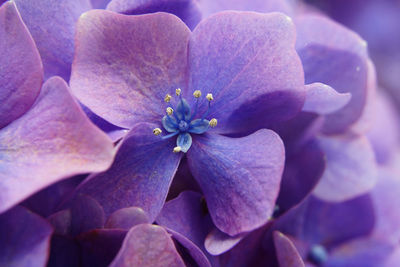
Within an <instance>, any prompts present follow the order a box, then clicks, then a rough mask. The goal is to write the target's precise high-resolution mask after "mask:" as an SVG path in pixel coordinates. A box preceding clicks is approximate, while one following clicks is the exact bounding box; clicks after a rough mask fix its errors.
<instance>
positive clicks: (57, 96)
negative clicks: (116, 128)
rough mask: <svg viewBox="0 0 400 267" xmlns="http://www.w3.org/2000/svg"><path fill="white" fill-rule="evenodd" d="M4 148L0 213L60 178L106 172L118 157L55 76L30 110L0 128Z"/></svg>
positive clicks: (105, 138) (0, 156) (66, 88)
mask: <svg viewBox="0 0 400 267" xmlns="http://www.w3.org/2000/svg"><path fill="white" fill-rule="evenodd" d="M0 151H1V153H0V158H1V164H0V169H1V172H0V177H1V179H0V181H1V182H0V191H1V192H2V193H1V195H0V212H1V211H4V210H6V209H8V208H9V207H11V206H13V205H15V204H16V203H18V202H19V201H21V200H23V199H24V198H26V197H27V196H29V195H31V194H33V193H35V192H37V191H39V190H40V189H42V188H44V187H46V186H48V185H50V184H52V183H54V182H56V181H58V180H61V179H62V178H65V177H68V176H72V175H76V174H79V173H87V172H98V171H103V170H105V169H107V168H108V167H109V166H110V164H111V161H112V159H113V157H114V148H113V144H112V142H111V140H109V138H108V137H107V136H106V135H105V134H104V133H103V132H101V131H100V130H99V129H98V128H96V127H95V126H94V125H93V124H91V123H90V121H89V119H88V118H87V117H86V116H85V115H84V113H83V111H82V110H81V109H80V107H79V105H78V104H77V103H76V102H75V100H74V99H73V97H72V96H71V95H70V93H69V91H68V87H67V85H66V83H65V82H64V81H63V80H62V79H60V78H57V77H55V78H51V79H49V80H48V81H47V82H46V83H45V84H44V85H43V87H42V91H41V93H40V95H39V97H38V99H37V101H36V102H35V104H34V105H33V107H32V108H31V109H30V110H29V112H28V113H26V114H25V115H24V116H22V117H21V118H19V119H18V120H16V121H14V122H13V123H11V124H9V125H8V126H7V127H5V128H3V129H1V131H0Z"/></svg>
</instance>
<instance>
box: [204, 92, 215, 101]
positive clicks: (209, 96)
mask: <svg viewBox="0 0 400 267" xmlns="http://www.w3.org/2000/svg"><path fill="white" fill-rule="evenodd" d="M206 98H207V100H208V101H212V100H214V97H213V95H212V94H211V93H208V94H207V95H206Z"/></svg>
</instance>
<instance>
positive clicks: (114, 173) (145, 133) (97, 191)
mask: <svg viewBox="0 0 400 267" xmlns="http://www.w3.org/2000/svg"><path fill="white" fill-rule="evenodd" d="M155 127H156V126H154V125H150V124H138V125H136V126H135V127H134V128H132V130H131V131H130V133H129V134H128V135H127V136H126V137H125V138H124V140H123V142H122V144H121V146H120V147H119V150H118V152H117V155H116V158H115V161H114V163H113V165H112V166H111V167H110V169H108V170H107V171H106V172H103V173H100V174H95V175H92V176H90V177H88V178H87V180H85V181H84V182H83V183H82V184H81V185H80V186H79V187H78V189H77V194H85V195H88V196H91V197H93V198H94V199H96V200H97V201H98V202H99V203H100V205H101V206H102V207H103V209H104V211H105V214H106V217H108V216H109V215H111V213H113V212H115V211H117V210H119V209H121V208H127V207H132V206H134V207H140V208H142V209H143V210H144V211H145V212H146V213H147V215H148V217H149V221H150V222H153V221H154V219H155V217H156V216H157V215H158V213H159V212H160V210H161V208H162V206H163V205H164V202H165V199H166V197H167V193H168V189H169V187H170V185H171V181H172V178H173V177H174V175H175V172H176V169H177V168H178V165H179V161H180V159H181V156H182V155H181V154H182V153H179V154H177V153H173V152H172V150H173V148H174V147H175V140H173V138H170V139H167V140H162V139H161V137H160V136H155V135H153V132H152V131H153V129H154V128H155Z"/></svg>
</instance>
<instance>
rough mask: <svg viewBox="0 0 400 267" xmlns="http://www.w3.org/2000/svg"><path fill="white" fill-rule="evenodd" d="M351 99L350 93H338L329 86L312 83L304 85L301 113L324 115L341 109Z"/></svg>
mask: <svg viewBox="0 0 400 267" xmlns="http://www.w3.org/2000/svg"><path fill="white" fill-rule="evenodd" d="M350 99H351V93H343V94H341V93H338V92H336V91H335V89H333V88H332V87H330V86H329V85H326V84H323V83H312V84H309V85H306V101H305V102H304V106H303V111H308V112H315V113H317V114H321V115H325V114H329V113H332V112H335V111H337V110H339V109H341V108H343V107H344V106H345V105H347V103H349V101H350Z"/></svg>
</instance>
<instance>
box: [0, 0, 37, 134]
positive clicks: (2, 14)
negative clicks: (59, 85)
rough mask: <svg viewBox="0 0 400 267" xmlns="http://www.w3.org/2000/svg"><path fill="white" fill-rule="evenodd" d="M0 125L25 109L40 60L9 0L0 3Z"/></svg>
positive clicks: (33, 94) (34, 90) (33, 96)
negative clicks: (2, 3)
mask: <svg viewBox="0 0 400 267" xmlns="http://www.w3.org/2000/svg"><path fill="white" fill-rule="evenodd" d="M0 51H2V52H1V54H0V88H1V91H0V102H1V105H0V129H1V128H3V127H4V126H6V125H7V124H9V123H10V122H12V121H13V120H15V119H17V118H19V117H20V116H21V115H22V114H24V113H25V112H26V111H28V110H29V108H30V107H31V106H32V104H33V102H35V99H36V97H37V96H38V95H39V91H40V87H41V84H42V79H43V69H42V62H41V60H40V56H39V52H38V51H37V48H36V46H35V43H34V41H33V39H32V37H31V35H30V33H29V32H28V29H27V28H26V26H25V24H24V23H23V22H22V19H21V17H20V15H19V14H18V11H17V9H16V7H15V5H14V3H13V2H7V3H5V4H4V5H2V6H1V7H0Z"/></svg>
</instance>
